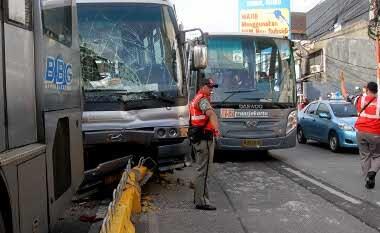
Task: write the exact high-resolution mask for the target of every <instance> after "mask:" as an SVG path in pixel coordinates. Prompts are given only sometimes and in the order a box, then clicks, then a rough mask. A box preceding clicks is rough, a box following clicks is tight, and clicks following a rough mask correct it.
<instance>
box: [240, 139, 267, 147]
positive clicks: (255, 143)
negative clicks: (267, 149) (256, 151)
mask: <svg viewBox="0 0 380 233" xmlns="http://www.w3.org/2000/svg"><path fill="white" fill-rule="evenodd" d="M261 145H262V141H261V140H253V139H245V140H243V142H242V147H251V148H252V147H256V148H259V147H261Z"/></svg>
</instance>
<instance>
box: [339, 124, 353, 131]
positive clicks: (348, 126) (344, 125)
mask: <svg viewBox="0 0 380 233" xmlns="http://www.w3.org/2000/svg"><path fill="white" fill-rule="evenodd" d="M338 126H339V128H340V129H342V130H344V131H355V129H354V128H353V127H352V126H350V125H347V124H344V123H341V124H339V125H338Z"/></svg>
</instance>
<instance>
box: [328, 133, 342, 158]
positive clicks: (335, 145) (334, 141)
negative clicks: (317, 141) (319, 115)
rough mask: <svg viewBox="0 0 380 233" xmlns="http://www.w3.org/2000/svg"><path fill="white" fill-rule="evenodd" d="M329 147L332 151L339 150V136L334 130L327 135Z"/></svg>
mask: <svg viewBox="0 0 380 233" xmlns="http://www.w3.org/2000/svg"><path fill="white" fill-rule="evenodd" d="M329 148H330V150H331V151H332V152H335V153H337V152H339V149H340V148H339V138H338V135H336V133H335V132H331V133H330V136H329Z"/></svg>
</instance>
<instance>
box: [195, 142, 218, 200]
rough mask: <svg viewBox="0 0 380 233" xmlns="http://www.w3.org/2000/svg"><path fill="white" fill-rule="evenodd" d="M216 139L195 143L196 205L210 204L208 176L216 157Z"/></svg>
mask: <svg viewBox="0 0 380 233" xmlns="http://www.w3.org/2000/svg"><path fill="white" fill-rule="evenodd" d="M214 148H215V141H214V139H210V140H201V141H200V142H198V143H194V144H193V150H194V154H195V160H196V169H197V170H196V175H195V180H194V186H195V187H194V192H195V193H194V202H195V205H209V204H210V200H209V194H208V187H207V177H208V175H209V173H210V167H211V164H212V162H213V159H214Z"/></svg>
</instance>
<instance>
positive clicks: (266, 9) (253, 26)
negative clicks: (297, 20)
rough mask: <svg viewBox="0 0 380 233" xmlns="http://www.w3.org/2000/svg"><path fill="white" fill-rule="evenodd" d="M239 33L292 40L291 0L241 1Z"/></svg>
mask: <svg viewBox="0 0 380 233" xmlns="http://www.w3.org/2000/svg"><path fill="white" fill-rule="evenodd" d="M239 31H240V32H249V33H258V34H268V35H276V36H288V37H289V38H290V0H239Z"/></svg>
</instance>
